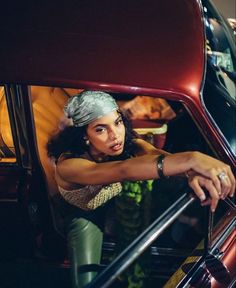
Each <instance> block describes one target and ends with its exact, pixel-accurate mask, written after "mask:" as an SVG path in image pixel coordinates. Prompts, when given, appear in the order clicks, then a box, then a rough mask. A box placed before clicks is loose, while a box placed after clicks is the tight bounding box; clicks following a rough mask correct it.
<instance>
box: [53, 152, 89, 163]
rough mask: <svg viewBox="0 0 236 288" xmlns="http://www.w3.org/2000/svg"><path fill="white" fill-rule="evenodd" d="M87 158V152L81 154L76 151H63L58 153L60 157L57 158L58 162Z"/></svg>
mask: <svg viewBox="0 0 236 288" xmlns="http://www.w3.org/2000/svg"><path fill="white" fill-rule="evenodd" d="M74 158H76V159H79V158H81V159H88V156H87V153H83V154H77V153H72V152H64V153H62V154H61V155H60V157H59V158H58V161H57V163H58V162H61V161H63V160H67V159H74Z"/></svg>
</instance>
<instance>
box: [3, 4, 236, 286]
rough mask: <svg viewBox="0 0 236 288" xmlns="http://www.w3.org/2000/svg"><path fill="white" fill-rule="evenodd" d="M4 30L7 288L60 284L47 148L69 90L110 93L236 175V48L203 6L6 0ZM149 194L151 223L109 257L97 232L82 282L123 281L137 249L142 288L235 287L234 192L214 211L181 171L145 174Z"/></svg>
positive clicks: (163, 141) (64, 275)
mask: <svg viewBox="0 0 236 288" xmlns="http://www.w3.org/2000/svg"><path fill="white" fill-rule="evenodd" d="M14 2H15V3H14ZM0 31H1V45H0V63H1V66H0V82H1V83H0V85H1V87H0V88H1V90H0V207H1V209H0V215H1V217H0V235H1V237H0V259H1V261H0V263H1V264H0V265H1V269H0V276H1V281H2V283H3V287H42V285H43V287H70V281H69V273H68V268H69V267H70V263H69V262H68V260H67V253H66V242H65V237H64V235H65V234H64V230H63V217H62V216H61V215H58V213H57V209H56V207H57V199H58V190H57V186H56V184H55V180H54V172H53V171H54V167H53V163H52V162H51V161H50V160H49V158H48V156H47V151H46V143H47V141H48V140H49V138H50V137H51V135H52V134H53V133H54V131H55V130H57V129H59V128H60V127H61V126H62V125H65V122H64V121H65V119H64V118H63V107H64V105H65V103H66V101H67V100H68V98H69V97H70V96H72V95H74V94H75V93H77V92H78V91H81V90H83V89H97V90H103V91H107V92H110V93H111V94H112V95H113V96H114V97H115V98H116V99H117V101H118V103H119V104H120V105H121V108H122V109H125V110H126V111H128V112H129V113H130V115H131V120H132V122H133V125H134V127H135V128H136V129H137V132H139V133H140V134H142V135H144V137H147V138H148V140H149V141H151V142H152V143H153V144H154V145H157V146H158V147H160V148H163V149H165V150H167V151H169V152H178V151H187V150H198V151H202V152H204V153H207V154H209V155H213V156H215V157H217V158H219V159H222V160H223V161H225V162H226V163H228V164H229V165H230V166H231V168H232V170H233V171H234V173H236V129H235V128H236V93H235V83H236V47H235V42H234V38H233V33H232V30H231V29H230V27H229V25H228V23H226V21H225V20H224V19H223V18H222V16H221V15H220V13H219V11H217V9H216V8H215V7H214V5H213V4H212V3H211V2H210V1H206V0H202V1H197V0H196V1H183V0H171V1H170V0H165V1H162V0H151V1H149V2H147V1H133V0H129V1H112V0H110V1H66V2H63V3H60V2H58V3H56V4H54V3H51V2H50V1H49V2H48V3H47V4H45V5H44V4H43V3H33V2H29V3H28V4H27V5H25V4H24V3H22V2H19V1H8V2H7V1H6V3H4V5H3V4H2V15H1V18H0ZM144 96H145V97H144ZM152 197H153V199H152V201H151V203H150V205H151V206H148V207H149V208H150V211H151V215H150V222H149V224H150V226H148V227H147V228H146V229H144V230H143V232H142V233H141V234H140V235H139V236H138V237H137V238H136V239H134V242H132V243H131V244H130V246H128V247H127V249H126V250H125V251H123V252H122V253H121V254H120V255H119V256H117V258H116V259H115V260H114V261H110V260H109V259H110V258H109V257H110V255H112V254H113V252H114V249H115V248H114V247H115V246H116V244H117V242H116V241H117V239H116V237H115V236H114V235H112V236H111V235H110V234H109V233H107V236H106V237H105V241H104V257H103V262H102V263H101V266H99V267H97V268H96V269H99V271H100V273H99V274H98V276H97V277H96V278H95V279H94V281H93V282H92V283H91V285H90V287H122V286H119V285H121V284H120V282H119V281H120V280H119V279H120V278H122V277H121V276H122V275H124V272H125V270H126V269H127V268H128V267H129V266H130V265H132V263H133V262H135V261H137V260H138V259H140V257H141V256H142V254H143V252H144V251H148V254H149V255H150V261H149V262H148V264H147V269H145V273H144V274H145V275H144V276H142V277H141V278H142V279H144V280H143V282H142V283H145V284H142V285H144V286H139V287H163V286H164V285H165V286H164V287H235V286H234V285H236V257H235V256H236V230H235V224H236V206H235V202H234V199H226V200H225V201H221V202H220V203H219V207H218V209H217V211H216V213H215V214H214V215H213V214H211V213H210V212H209V210H208V209H207V208H206V209H205V208H202V207H201V206H200V205H199V203H198V201H197V200H196V199H195V198H194V197H192V196H191V191H190V189H189V188H188V187H187V185H186V183H184V181H183V180H180V179H172V180H171V181H170V182H168V183H167V182H165V181H160V180H156V181H154V184H153V191H152ZM136 276H137V275H136ZM126 284H127V283H126ZM112 285H114V286H112ZM115 285H116V286H115ZM140 285H141V284H140ZM125 287H128V286H125Z"/></svg>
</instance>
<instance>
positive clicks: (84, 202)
mask: <svg viewBox="0 0 236 288" xmlns="http://www.w3.org/2000/svg"><path fill="white" fill-rule="evenodd" d="M79 157H80V158H84V159H88V160H91V159H89V155H87V154H84V155H81V156H79ZM58 190H59V192H60V194H61V195H62V197H63V198H64V200H65V201H66V202H68V203H69V204H72V205H74V206H76V207H79V208H80V209H82V210H86V211H90V210H94V209H96V208H98V207H99V206H101V205H103V204H104V203H106V202H107V201H108V200H110V199H111V198H113V197H115V196H116V195H118V194H119V193H120V192H121V190H122V185H121V183H120V182H117V183H112V184H108V185H86V186H82V187H81V188H77V189H72V190H66V189H64V188H62V187H60V186H59V185H58Z"/></svg>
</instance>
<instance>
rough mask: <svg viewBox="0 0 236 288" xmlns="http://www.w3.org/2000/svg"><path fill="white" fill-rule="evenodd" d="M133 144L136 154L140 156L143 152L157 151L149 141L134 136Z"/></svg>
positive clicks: (151, 152)
mask: <svg viewBox="0 0 236 288" xmlns="http://www.w3.org/2000/svg"><path fill="white" fill-rule="evenodd" d="M134 144H135V146H136V155H137V156H141V155H144V154H153V153H154V154H155V153H157V148H156V147H154V146H153V145H152V144H150V143H149V142H147V141H145V140H143V139H141V138H136V139H135V140H134Z"/></svg>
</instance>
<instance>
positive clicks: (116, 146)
mask: <svg viewBox="0 0 236 288" xmlns="http://www.w3.org/2000/svg"><path fill="white" fill-rule="evenodd" d="M122 147H123V145H122V142H117V143H114V144H113V145H111V146H110V149H112V150H113V151H119V150H120V149H122Z"/></svg>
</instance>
